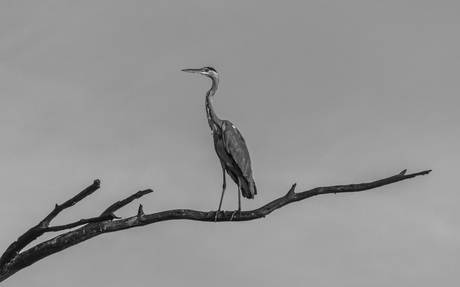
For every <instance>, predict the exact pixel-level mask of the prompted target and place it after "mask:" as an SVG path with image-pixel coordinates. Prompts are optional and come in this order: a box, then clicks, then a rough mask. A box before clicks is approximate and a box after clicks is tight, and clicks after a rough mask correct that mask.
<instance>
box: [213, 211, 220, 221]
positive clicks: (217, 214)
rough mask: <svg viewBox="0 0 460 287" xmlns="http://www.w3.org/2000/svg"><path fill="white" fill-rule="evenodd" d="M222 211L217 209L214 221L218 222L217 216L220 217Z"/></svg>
mask: <svg viewBox="0 0 460 287" xmlns="http://www.w3.org/2000/svg"><path fill="white" fill-rule="evenodd" d="M220 212H221V211H220V210H217V211H216V215H215V216H214V222H217V217H219V213H220Z"/></svg>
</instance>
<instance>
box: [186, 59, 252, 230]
mask: <svg viewBox="0 0 460 287" xmlns="http://www.w3.org/2000/svg"><path fill="white" fill-rule="evenodd" d="M182 71H183V72H188V73H196V74H201V75H203V76H206V77H209V78H211V80H212V86H211V89H210V90H209V91H208V92H207V93H206V102H205V104H206V117H207V118H208V123H209V127H210V128H211V131H212V137H213V139H214V149H215V150H216V153H217V156H218V157H219V160H220V164H221V166H222V174H223V184H222V195H221V197H220V203H219V208H218V210H217V211H216V216H215V220H216V221H217V217H218V215H219V213H220V209H221V207H222V199H223V198H224V193H225V188H226V187H227V184H226V180H225V172H227V173H228V175H230V177H231V178H232V179H233V181H234V182H235V183H236V184H237V185H238V210H236V211H235V212H234V213H233V214H232V216H231V218H230V220H232V219H233V217H234V215H235V213H236V212H237V211H238V213H239V215H240V216H241V194H243V196H244V197H246V198H251V199H252V198H254V196H255V195H256V194H257V188H256V184H255V182H254V179H253V178H252V169H251V158H250V156H249V151H248V148H247V146H246V142H245V140H244V138H243V136H242V135H241V133H240V132H239V131H238V129H237V128H236V127H235V126H234V125H233V124H232V123H231V122H230V121H227V120H221V119H219V118H218V117H217V115H216V113H215V111H214V108H213V106H212V100H213V96H214V94H215V93H216V90H217V87H218V85H219V75H218V74H217V72H216V70H215V69H214V68H211V67H204V68H201V69H184V70H182Z"/></svg>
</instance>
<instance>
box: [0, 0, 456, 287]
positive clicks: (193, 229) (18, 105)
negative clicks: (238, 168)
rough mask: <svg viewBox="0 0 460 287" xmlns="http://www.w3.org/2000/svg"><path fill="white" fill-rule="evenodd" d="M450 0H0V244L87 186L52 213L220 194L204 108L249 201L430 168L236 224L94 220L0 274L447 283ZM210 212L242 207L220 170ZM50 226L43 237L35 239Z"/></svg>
mask: <svg viewBox="0 0 460 287" xmlns="http://www.w3.org/2000/svg"><path fill="white" fill-rule="evenodd" d="M459 8H460V2H458V1H324V0H322V1H97V2H96V1H2V2H0V87H1V88H0V95H1V99H2V100H1V103H2V104H1V105H0V123H1V124H0V133H1V135H2V136H1V138H2V140H1V141H0V174H1V184H2V200H1V202H0V216H1V218H2V220H1V222H0V226H1V227H0V228H1V230H2V235H1V236H0V249H1V250H2V251H3V250H4V249H6V247H7V246H8V245H9V244H10V243H11V242H13V241H14V240H16V239H17V237H18V236H19V235H21V234H22V233H23V232H24V231H26V230H27V229H28V228H30V227H31V226H33V225H34V224H36V223H37V222H38V221H39V220H41V219H42V218H43V217H44V216H46V215H47V214H48V212H50V211H51V209H52V208H53V206H54V204H55V203H62V202H63V201H65V200H67V199H68V198H70V197H72V196H73V195H75V194H76V193H77V192H79V191H80V190H82V189H83V188H85V187H86V186H88V185H90V184H91V183H92V182H93V180H94V179H96V178H98V179H100V180H101V181H102V188H101V189H100V190H99V191H98V192H97V193H95V194H94V195H92V196H91V197H89V198H87V199H85V200H84V201H83V202H80V203H79V204H78V205H76V206H74V207H73V208H71V209H69V210H66V211H65V212H63V213H62V214H61V215H60V216H59V217H58V218H57V219H56V220H55V221H53V223H54V224H62V223H66V222H70V221H74V220H78V219H80V218H85V217H92V216H96V215H98V214H99V213H100V212H101V211H102V210H104V209H105V208H106V207H107V206H109V205H110V204H112V203H113V202H114V201H116V200H120V199H123V198H125V197H127V196H129V195H130V194H132V193H134V192H136V191H138V190H140V189H146V188H152V189H154V191H155V192H154V193H153V194H151V195H149V196H146V197H144V198H142V199H141V200H139V201H136V202H135V203H133V204H131V205H129V206H127V207H125V208H124V209H123V210H121V211H120V212H118V213H117V215H118V216H123V217H127V216H131V215H134V214H135V212H136V210H137V206H138V204H139V203H142V204H143V205H144V210H145V212H146V213H153V212H158V211H162V210H167V209H175V208H190V209H198V210H205V211H207V210H215V209H216V208H217V206H218V203H219V197H220V191H221V180H222V179H221V170H220V164H219V161H218V159H217V156H216V155H215V153H214V150H213V145H212V137H211V133H210V130H209V127H208V125H207V122H206V116H205V109H204V96H205V93H206V91H207V90H208V89H209V87H210V84H211V82H210V80H209V79H207V78H205V77H200V76H197V75H191V74H186V73H182V72H181V71H180V70H181V69H184V68H200V67H203V66H213V67H214V68H216V70H217V71H218V72H219V74H220V77H221V82H220V87H219V90H218V91H217V94H216V96H215V101H214V106H215V108H216V112H217V114H218V115H219V117H221V118H224V119H229V120H231V121H232V122H233V123H234V124H235V125H236V126H237V127H238V128H239V130H240V131H241V133H242V134H243V135H244V137H245V138H246V142H247V144H248V147H249V150H250V153H251V158H252V161H253V170H254V178H255V181H256V183H257V187H258V190H259V194H258V195H257V197H256V198H255V200H246V199H245V200H244V201H243V202H242V205H243V209H245V210H248V209H254V208H258V207H260V206H262V205H263V204H266V203H267V202H269V201H271V200H273V199H275V198H277V197H279V196H282V195H284V194H285V193H286V192H287V190H288V189H289V188H290V186H291V185H292V184H293V183H295V182H296V183H297V184H298V185H297V186H298V189H297V191H303V190H306V189H310V188H314V187H317V186H326V185H336V184H349V183H360V182H367V181H372V180H376V179H380V178H383V177H387V176H391V175H394V174H396V173H399V172H400V171H402V170H403V169H406V168H407V169H408V172H417V171H421V170H425V169H433V170H434V171H433V172H432V174H430V175H429V176H425V177H419V178H417V179H413V180H408V181H404V182H401V183H397V184H393V185H390V186H387V187H383V188H380V189H377V190H372V191H367V192H362V193H354V194H342V195H326V196H319V197H315V198H311V199H309V200H306V201H302V202H300V203H295V204H292V205H290V206H287V207H285V208H282V209H280V210H278V211H276V212H275V213H273V214H271V215H270V216H268V217H267V218H265V219H262V220H257V221H253V222H245V223H237V224H236V223H235V224H232V223H230V224H212V223H202V222H192V221H174V222H173V221H169V222H163V223H158V224H154V225H149V226H147V227H143V228H137V229H131V230H129V231H123V232H118V233H114V234H108V235H102V236H99V237H97V238H95V239H93V240H90V241H88V242H85V243H83V244H80V245H77V246H75V247H73V248H70V249H68V250H66V251H64V252H60V253H58V254H56V255H53V256H51V257H48V258H46V259H44V260H42V261H40V262H38V263H36V264H34V265H32V266H31V267H29V268H26V269H24V270H23V271H21V272H20V273H17V274H16V275H14V276H13V277H11V278H10V279H8V280H7V281H5V282H4V285H5V286H37V287H41V286H112V287H117V286H133V285H136V286H216V285H217V286H306V285H307V284H308V286H421V287H423V286H458V284H459V283H460V279H459V278H458V266H459V264H460V259H459V258H460V246H459V245H460V244H459V242H460V227H459V225H458V219H459V218H460V211H459V208H458V202H459V200H460V191H459V190H458V186H459V180H458V174H459V172H460V168H459V165H458V159H459V156H460V151H459V143H460V133H459V128H458V125H459V122H460V113H459V108H460V97H459V92H460V80H459V78H460V57H459V55H458V51H460V38H459V37H458V31H459V30H460V20H459V18H458V15H459ZM228 186H229V188H228V191H227V193H226V197H225V199H224V206H223V207H224V209H225V210H234V209H236V207H237V193H236V190H237V189H236V185H234V184H233V182H230V184H229V185H228ZM54 235H55V234H51V235H48V236H47V237H44V239H45V238H50V237H51V236H54Z"/></svg>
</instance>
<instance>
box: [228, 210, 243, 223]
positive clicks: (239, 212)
mask: <svg viewBox="0 0 460 287" xmlns="http://www.w3.org/2000/svg"><path fill="white" fill-rule="evenodd" d="M237 212H238V216H240V217H241V209H238V210H235V211H233V213H232V216H230V221H232V219H233V217H235V214H236V213H237Z"/></svg>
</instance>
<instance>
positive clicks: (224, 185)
mask: <svg viewBox="0 0 460 287" xmlns="http://www.w3.org/2000/svg"><path fill="white" fill-rule="evenodd" d="M222 174H223V184H222V195H221V196H220V203H219V208H218V209H217V211H216V217H215V218H214V222H217V216H219V212H220V208H221V207H222V200H223V199H224V193H225V188H227V182H226V180H225V168H224V167H223V166H222Z"/></svg>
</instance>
